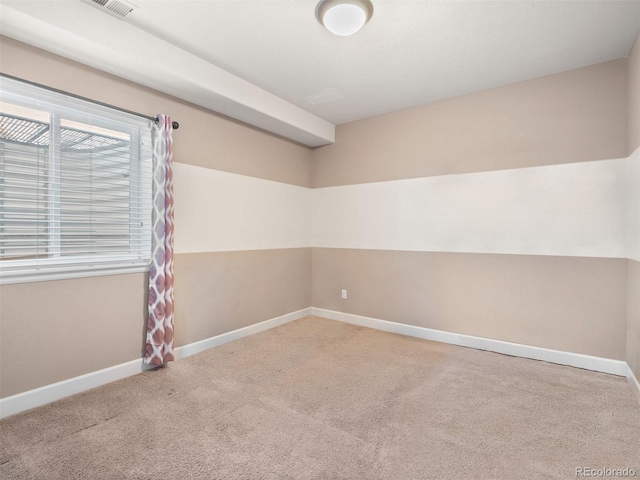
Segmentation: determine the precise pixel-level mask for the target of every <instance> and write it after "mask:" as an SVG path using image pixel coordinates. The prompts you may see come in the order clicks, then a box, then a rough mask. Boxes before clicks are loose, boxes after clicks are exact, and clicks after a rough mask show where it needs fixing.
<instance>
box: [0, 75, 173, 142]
mask: <svg viewBox="0 0 640 480" xmlns="http://www.w3.org/2000/svg"><path fill="white" fill-rule="evenodd" d="M0 77H4V78H9V79H11V80H16V81H18V82H22V83H27V84H29V85H33V86H34V87H39V88H44V89H45V90H49V91H51V92H56V93H61V94H63V95H67V96H69V97H73V98H77V99H78V100H84V101H85V102H90V103H94V104H96V105H101V106H103V107H107V108H113V109H114V110H118V111H120V112H124V113H128V114H130V115H135V116H136V117H142V118H146V119H147V120H151V121H152V122H154V123H158V117H150V116H149V115H145V114H143V113H138V112H134V111H131V110H127V109H126V108H120V107H116V106H115V105H109V104H108V103H104V102H99V101H98V100H93V99H92V98H87V97H83V96H81V95H76V94H75V93H69V92H65V91H64V90H59V89H57V88H53V87H48V86H47V85H42V84H41V83H36V82H30V81H29V80H24V79H23V78H18V77H14V76H13V75H7V74H6V73H0ZM171 125H172V127H173V129H174V130H177V129H178V128H180V124H179V123H178V122H171Z"/></svg>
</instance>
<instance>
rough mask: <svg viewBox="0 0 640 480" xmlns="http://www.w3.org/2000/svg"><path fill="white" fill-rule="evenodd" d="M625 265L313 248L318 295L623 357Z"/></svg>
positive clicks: (425, 322) (409, 319)
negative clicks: (343, 297)
mask: <svg viewBox="0 0 640 480" xmlns="http://www.w3.org/2000/svg"><path fill="white" fill-rule="evenodd" d="M626 275H627V271H626V260H624V259H603V258H585V257H550V256H541V255H536V256H531V255H493V254H478V253H438V252H406V251H392V250H358V249H333V248H314V249H313V284H312V302H313V306H314V307H318V308H325V309H329V310H336V311H339V312H348V313H352V314H355V315H362V316H366V317H373V318H380V319H383V320H388V321H392V322H398V323H406V324H409V325H416V326H419V327H426V328H433V329H437V330H444V331H447V332H454V333H462V334H466V335H474V336H479V337H487V338H493V339H497V340H503V341H508V342H515V343H523V344H526V345H534V346H538V347H544V348H551V349H556V350H563V351H568V352H575V353H582V354H586V355H594V356H598V357H605V358H613V359H616V360H624V358H625V330H626V281H627V280H626ZM341 289H346V290H347V292H348V295H347V299H346V300H342V299H341V298H340V290H341Z"/></svg>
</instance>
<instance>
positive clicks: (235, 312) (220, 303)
mask: <svg viewBox="0 0 640 480" xmlns="http://www.w3.org/2000/svg"><path fill="white" fill-rule="evenodd" d="M175 278H176V282H175V303H176V319H180V323H179V325H178V326H177V327H176V345H177V346H182V345H186V344H189V343H192V342H196V341H198V340H201V339H203V338H209V337H212V336H215V335H219V334H221V333H225V332H229V331H231V330H235V329H237V328H241V327H246V326H248V325H251V324H254V323H257V322H261V321H263V320H268V319H270V318H275V317H278V316H280V315H284V314H287V313H291V312H295V311H298V310H302V309H303V308H308V307H309V306H310V305H311V288H310V287H311V249H310V248H291V249H282V250H245V251H239V252H213V253H189V254H180V255H177V256H176V269H175ZM178 327H179V328H178Z"/></svg>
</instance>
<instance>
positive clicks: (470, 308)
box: [312, 59, 629, 360]
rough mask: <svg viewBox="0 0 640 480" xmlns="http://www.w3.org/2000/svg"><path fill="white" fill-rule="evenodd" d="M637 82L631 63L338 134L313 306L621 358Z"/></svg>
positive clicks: (331, 152)
mask: <svg viewBox="0 0 640 480" xmlns="http://www.w3.org/2000/svg"><path fill="white" fill-rule="evenodd" d="M628 81H629V78H628V70H627V61H626V59H621V60H616V61H612V62H608V63H604V64H599V65H594V66H591V67H587V68H582V69H579V70H574V71H570V72H566V73H561V74H558V75H551V76H548V77H543V78H539V79H534V80H531V81H527V82H521V83H517V84H513V85H508V86H505V87H500V88H496V89H492V90H488V91H484V92H479V93H474V94H470V95H465V96H462V97H458V98H453V99H449V100H445V101H441V102H437V103H433V104H429V105H424V106H421V107H416V108H412V109H408V110H403V111H400V112H395V113H390V114H387V115H381V116H378V117H374V118H369V119H365V120H361V121H357V122H353V123H349V124H345V125H341V126H339V127H338V129H337V132H336V144H335V145H331V146H327V147H322V148H320V149H317V150H315V151H314V165H313V185H314V187H315V189H314V192H313V193H314V196H313V205H314V206H313V208H314V228H313V243H312V244H313V246H314V248H313V271H312V302H313V306H314V307H318V308H325V309H330V310H337V311H341V312H347V313H352V314H357V315H364V316H369V317H374V318H379V319H383V320H390V321H395V322H399V323H408V324H411V325H418V326H423V327H429V328H435V329H440V330H445V331H451V332H459V333H465V334H469V335H477V336H482V337H489V338H495V339H500V340H505V341H510V342H516V343H523V344H527V345H536V346H541V347H546V348H551V349H558V350H565V351H571V352H576V353H583V354H587V355H595V356H601V357H606V358H612V359H617V360H623V359H624V358H625V355H626V349H627V347H626V336H627V334H626V329H627V293H626V289H627V260H626V259H625V258H624V257H626V239H625V231H626V225H627V219H626V213H625V211H626V210H627V208H626V201H627V196H626V173H627V167H626V165H627V163H626V162H627V161H626V157H627V156H628V150H627V149H628V142H627V137H628V132H627V124H628V119H627V110H628V108H627V107H628V105H627V101H628V99H627V87H628ZM524 167H536V168H524ZM451 174H454V175H451ZM422 177H429V178H422ZM363 184H366V185H363ZM598 185H600V186H602V187H603V188H600V187H599V186H598ZM525 197H526V198H525ZM545 205H547V206H548V208H547V207H545ZM605 205H609V206H610V207H611V208H609V209H608V210H607V211H606V212H605V211H604V210H603V209H602V208H603V206H605ZM326 219H328V221H326V222H325V221H324V220H326ZM599 222H605V223H607V222H610V223H608V224H607V225H605V223H599ZM561 230H562V231H561ZM604 232H608V233H609V234H611V238H609V239H607V238H605V236H604V235H603V234H604ZM614 245H615V248H612V246H614ZM318 247H330V248H318ZM454 252H467V253H454ZM605 257H608V258H605ZM341 289H347V290H348V299H347V300H341V299H340V290H341Z"/></svg>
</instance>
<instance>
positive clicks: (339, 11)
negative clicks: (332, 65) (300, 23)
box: [316, 0, 373, 37]
mask: <svg viewBox="0 0 640 480" xmlns="http://www.w3.org/2000/svg"><path fill="white" fill-rule="evenodd" d="M371 15H373V4H372V3H371V2H370V1H369V0H322V1H321V2H320V3H319V4H318V7H317V8H316V17H317V19H318V21H319V22H320V23H321V24H322V25H324V26H325V27H326V29H327V30H329V31H330V32H331V33H333V34H335V35H340V36H341V37H346V36H347V35H353V34H354V33H356V32H357V31H358V30H360V29H361V28H362V27H363V26H364V24H365V23H367V22H368V21H369V19H370V18H371Z"/></svg>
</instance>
